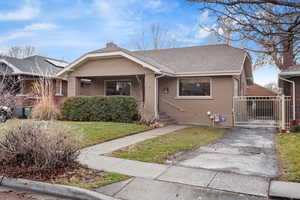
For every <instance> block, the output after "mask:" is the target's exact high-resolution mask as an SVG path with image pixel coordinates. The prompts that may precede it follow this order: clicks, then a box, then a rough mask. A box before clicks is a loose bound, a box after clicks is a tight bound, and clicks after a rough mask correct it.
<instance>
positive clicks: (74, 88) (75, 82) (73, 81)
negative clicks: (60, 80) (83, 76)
mask: <svg viewBox="0 0 300 200" xmlns="http://www.w3.org/2000/svg"><path fill="white" fill-rule="evenodd" d="M79 90H80V83H79V78H77V77H69V79H68V97H74V96H79Z"/></svg>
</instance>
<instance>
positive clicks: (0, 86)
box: [0, 64, 20, 109]
mask: <svg viewBox="0 0 300 200" xmlns="http://www.w3.org/2000/svg"><path fill="white" fill-rule="evenodd" d="M11 73H12V71H11V69H10V68H9V67H7V66H6V65H2V64H1V65H0V106H6V107H9V108H11V109H14V108H15V107H16V94H17V92H18V90H19V89H20V87H19V86H20V80H19V79H18V78H17V77H15V76H12V75H11Z"/></svg>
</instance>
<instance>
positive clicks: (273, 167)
mask: <svg viewBox="0 0 300 200" xmlns="http://www.w3.org/2000/svg"><path fill="white" fill-rule="evenodd" d="M275 134H276V130H275V129H272V128H252V129H251V128H249V129H248V128H232V129H230V131H229V133H228V134H227V135H226V136H224V137H223V138H221V139H219V140H217V141H216V142H215V143H213V144H210V145H207V146H205V147H201V148H199V149H197V150H196V151H194V152H191V153H190V154H187V155H186V156H184V157H183V158H181V159H180V160H178V161H177V165H180V166H185V167H194V168H205V169H212V170H219V171H225V172H226V171H227V172H234V173H239V174H246V175H257V176H265V177H278V176H279V175H280V171H279V168H278V163H277V159H276V151H275V145H274V139H275Z"/></svg>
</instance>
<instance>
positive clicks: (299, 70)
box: [279, 65, 300, 76]
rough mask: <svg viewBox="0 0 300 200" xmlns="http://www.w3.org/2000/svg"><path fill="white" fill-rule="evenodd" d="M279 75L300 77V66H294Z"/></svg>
mask: <svg viewBox="0 0 300 200" xmlns="http://www.w3.org/2000/svg"><path fill="white" fill-rule="evenodd" d="M279 75H281V76H285V75H300V65H294V66H292V67H289V68H288V69H285V70H282V71H281V72H280V73H279Z"/></svg>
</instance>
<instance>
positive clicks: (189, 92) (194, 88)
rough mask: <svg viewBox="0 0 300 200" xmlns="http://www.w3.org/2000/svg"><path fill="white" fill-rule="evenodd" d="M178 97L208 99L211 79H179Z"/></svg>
mask: <svg viewBox="0 0 300 200" xmlns="http://www.w3.org/2000/svg"><path fill="white" fill-rule="evenodd" d="M178 96H179V97H210V96H211V78H207V77H200V78H180V79H178Z"/></svg>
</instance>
